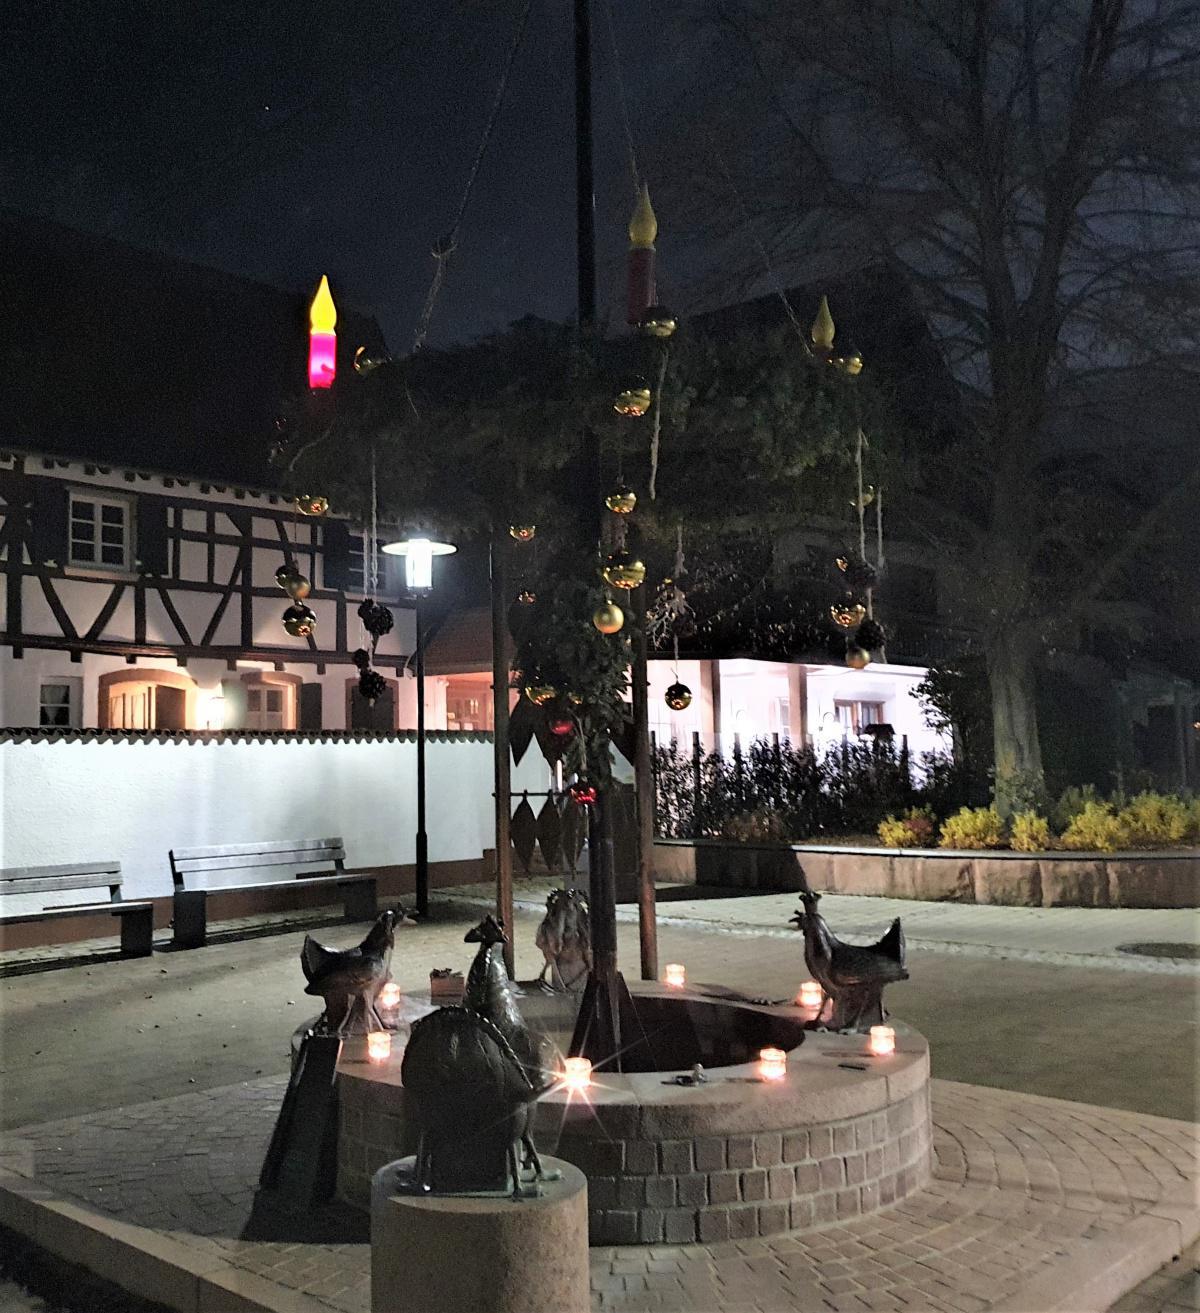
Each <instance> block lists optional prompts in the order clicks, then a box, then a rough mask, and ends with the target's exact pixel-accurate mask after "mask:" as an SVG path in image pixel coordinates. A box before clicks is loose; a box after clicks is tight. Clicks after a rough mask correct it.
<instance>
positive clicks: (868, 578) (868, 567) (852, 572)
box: [837, 553, 879, 588]
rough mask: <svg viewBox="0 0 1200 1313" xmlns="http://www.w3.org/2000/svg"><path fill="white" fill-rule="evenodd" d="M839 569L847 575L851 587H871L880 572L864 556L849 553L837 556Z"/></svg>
mask: <svg viewBox="0 0 1200 1313" xmlns="http://www.w3.org/2000/svg"><path fill="white" fill-rule="evenodd" d="M837 567H838V569H839V570H840V571H841V572H842V573H843V574H844V575H845V576H846V582H847V583H848V584H849V585H850V587H851V588H871V587H873V586H874V585H875V583H876V582H877V581H878V579H879V572H878V571H877V570H876V568H875V567H874V566H873V565H872V564H871V562H870V561H868V560H867V559H866V558H865V557H863V556H857V555H851V554H850V553H847V554H846V555H844V556H839V557H838V558H837Z"/></svg>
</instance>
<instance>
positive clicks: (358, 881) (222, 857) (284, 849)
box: [169, 838, 377, 948]
mask: <svg viewBox="0 0 1200 1313" xmlns="http://www.w3.org/2000/svg"><path fill="white" fill-rule="evenodd" d="M169 856H170V861H171V880H172V882H173V884H174V886H175V914H174V918H173V920H172V926H173V929H174V942H175V945H176V947H178V948H199V947H201V945H203V944H204V942H205V940H206V939H207V936H208V900H209V898H210V897H212V896H213V895H214V894H228V893H247V892H253V893H257V892H258V891H260V890H262V891H264V892H265V891H268V890H269V891H272V892H277V891H279V890H291V891H292V892H295V890H296V889H297V888H301V887H305V886H311V885H314V884H332V885H336V886H337V887H338V891H339V893H340V895H341V899H342V904H343V907H344V910H345V916H346V920H347V921H369V920H371V919H372V918H373V917H374V916H375V915H376V913H377V906H376V893H375V877H374V876H373V875H347V874H346V872H345V863H346V849H345V846H344V845H343V843H342V840H341V839H340V838H332V839H285V840H282V841H281V842H279V843H232V844H217V845H215V846H212V847H207V848H172V849H171V851H170V854H169ZM318 864H331V865H327V869H324V870H317V871H310V870H305V871H296V872H295V874H294V875H293V877H292V878H291V879H290V880H252V881H249V882H244V883H241V884H220V885H208V886H206V887H203V888H196V887H195V884H194V882H195V880H196V879H197V878H201V879H202V878H203V877H205V876H207V875H210V874H212V873H214V872H222V871H259V870H266V869H269V868H271V867H276V866H292V867H296V866H315V865H318ZM189 884H190V885H192V886H193V887H191V888H188V887H187V886H188V885H189Z"/></svg>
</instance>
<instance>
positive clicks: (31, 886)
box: [0, 874, 121, 896]
mask: <svg viewBox="0 0 1200 1313" xmlns="http://www.w3.org/2000/svg"><path fill="white" fill-rule="evenodd" d="M120 883H121V878H120V876H116V877H114V878H112V879H109V878H107V877H106V876H105V875H103V874H89V875H55V876H50V877H49V878H48V879H44V880H40V879H33V878H29V879H25V878H22V879H20V880H0V896H2V895H4V894H41V893H53V892H54V891H56V890H59V889H95V888H96V886H97V885H101V884H107V885H119V884H120Z"/></svg>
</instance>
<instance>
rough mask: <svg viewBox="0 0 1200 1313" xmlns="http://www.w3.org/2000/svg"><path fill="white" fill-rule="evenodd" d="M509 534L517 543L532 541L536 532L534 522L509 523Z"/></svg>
mask: <svg viewBox="0 0 1200 1313" xmlns="http://www.w3.org/2000/svg"><path fill="white" fill-rule="evenodd" d="M508 532H509V536H510V537H512V538H515V539H516V540H517V542H519V543H527V542H532V541H533V538H534V535H535V534H536V533H537V525H536V524H510V525H509V526H508Z"/></svg>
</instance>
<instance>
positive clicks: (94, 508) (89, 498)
mask: <svg viewBox="0 0 1200 1313" xmlns="http://www.w3.org/2000/svg"><path fill="white" fill-rule="evenodd" d="M132 530H133V508H132V506H131V504H130V503H129V502H128V501H127V500H125V499H124V498H121V497H96V496H93V495H92V494H90V493H86V494H85V493H77V492H73V493H72V494H71V518H70V535H69V542H70V552H69V557H70V562H71V564H72V565H99V566H103V567H106V568H108V569H110V570H131V569H132V568H133V551H132V545H133V533H132Z"/></svg>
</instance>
